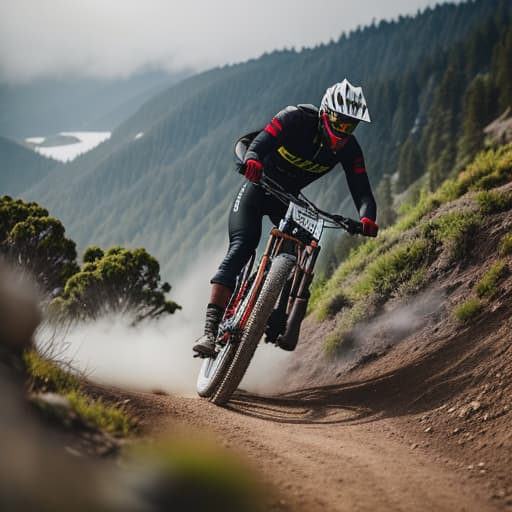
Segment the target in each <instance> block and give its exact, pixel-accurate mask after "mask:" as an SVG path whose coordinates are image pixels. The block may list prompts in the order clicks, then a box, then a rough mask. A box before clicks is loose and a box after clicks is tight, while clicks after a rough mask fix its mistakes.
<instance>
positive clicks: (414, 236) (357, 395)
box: [283, 145, 512, 506]
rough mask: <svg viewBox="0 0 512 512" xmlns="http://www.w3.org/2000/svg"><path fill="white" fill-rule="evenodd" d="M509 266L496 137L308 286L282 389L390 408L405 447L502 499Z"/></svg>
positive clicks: (510, 218) (511, 455)
mask: <svg viewBox="0 0 512 512" xmlns="http://www.w3.org/2000/svg"><path fill="white" fill-rule="evenodd" d="M511 270H512V145H508V146H504V147H502V148H500V149H498V150H496V151H488V152H486V153H482V154H480V155H479V156H478V157H477V159H476V161H475V162H474V163H472V164H471V165H470V166H469V167H468V168H467V170H466V171H465V172H463V173H462V174H461V175H460V176H459V177H458V178H457V179H455V180H451V181H448V182H445V184H444V185H443V186H442V187H441V189H440V190H439V191H438V192H437V193H435V194H425V195H423V196H422V197H420V198H419V199H418V200H417V201H415V204H414V206H409V207H408V211H407V212H406V213H404V214H403V216H402V218H401V219H400V220H399V222H398V223H397V224H396V225H395V226H394V227H392V228H390V229H388V230H386V231H384V232H383V233H382V235H381V236H379V237H378V238H377V239H376V240H372V241H370V242H367V243H366V244H364V245H362V246H360V247H359V248H358V249H357V250H355V251H353V253H352V254H351V256H350V257H349V258H348V260H347V261H346V262H345V263H344V264H343V265H341V266H340V268H339V269H338V270H337V272H336V273H335V274H334V276H333V277H332V279H331V280H330V281H329V282H328V283H327V284H326V285H325V286H324V287H323V288H322V289H321V290H317V292H316V295H315V297H314V300H313V308H312V313H311V314H310V316H309V318H308V321H307V322H306V325H305V326H304V329H303V332H302V335H301V340H300V342H299V346H298V348H297V351H296V353H295V354H294V357H293V359H292V361H291V362H290V364H289V367H288V371H287V373H286V378H285V382H284V383H283V388H284V389H287V391H288V393H287V394H286V395H285V396H286V397H287V398H288V399H297V398H298V397H299V396H301V397H303V396H305V393H306V394H307V396H308V397H310V398H311V397H313V398H314V399H315V400H316V401H317V402H319V403H323V404H324V407H325V409H328V408H329V407H334V406H335V404H344V405H345V406H350V404H352V405H353V406H354V407H356V406H357V407H358V408H362V410H364V414H363V416H364V418H365V420H366V421H370V420H371V419H372V418H373V419H378V418H382V417H399V418H400V419H401V421H402V422H405V423H406V424H407V425H408V427H410V432H412V433H413V434H412V441H411V449H413V450H423V451H424V450H431V449H432V448H435V449H436V450H437V453H439V454H440V457H441V459H440V460H441V461H444V460H445V459H444V458H443V457H442V455H444V457H445V458H446V463H448V461H456V462H455V464H456V466H457V468H458V469H460V471H464V472H466V473H467V474H468V475H469V476H470V478H475V479H478V480H480V483H481V484H482V483H483V484H484V485H486V486H487V487H488V489H489V496H490V498H491V499H493V500H495V501H496V503H497V504H501V505H505V506H510V505H511V504H512V479H511V477H510V463H511V460H512V433H511V431H510V419H511V409H512V403H511V397H512V377H511V376H512V344H511V340H512V318H511V311H512V275H511V274H512V273H511ZM322 348H323V350H322ZM305 388H306V391H304V389H305ZM360 419H361V418H359V420H360ZM441 454H442V455H441Z"/></svg>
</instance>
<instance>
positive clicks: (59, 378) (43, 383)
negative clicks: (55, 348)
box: [23, 350, 80, 394]
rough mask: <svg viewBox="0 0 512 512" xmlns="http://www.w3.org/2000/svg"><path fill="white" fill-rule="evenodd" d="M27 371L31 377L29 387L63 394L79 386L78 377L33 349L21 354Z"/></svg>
mask: <svg viewBox="0 0 512 512" xmlns="http://www.w3.org/2000/svg"><path fill="white" fill-rule="evenodd" d="M23 361H24V363H25V367H26V369H27V372H28V373H29V375H30V376H31V378H32V383H31V387H38V388H43V389H45V390H46V391H52V392H56V393H60V394H65V393H68V392H70V391H73V390H76V389H78V388H79V387H80V377H79V376H77V375H74V374H72V373H71V372H68V371H66V370H64V369H62V368H61V367H60V366H59V365H58V364H57V363H54V362H52V361H48V360H47V359H44V358H42V357H41V356H40V355H39V354H38V353H37V352H36V351H35V350H29V351H27V352H25V353H24V354H23Z"/></svg>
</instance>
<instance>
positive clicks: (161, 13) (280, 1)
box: [0, 0, 440, 82]
mask: <svg viewBox="0 0 512 512" xmlns="http://www.w3.org/2000/svg"><path fill="white" fill-rule="evenodd" d="M437 3H440V2H439V0H352V1H350V0H252V1H250V2H249V1H244V0H189V1H181V0H180V1H175V0H0V80H2V81H5V80H8V81H10V82H15V81H26V80H30V79H32V78H39V77H64V76H69V75H70V74H71V75H74V76H109V77H112V76H125V75H128V74H131V73H133V72H135V71H137V70H140V69H142V68H144V67H156V68H162V67H163V68H166V69H182V68H193V69H196V70H201V69H205V68H208V67H212V66H215V65H222V64H226V63H233V62H239V61H243V60H247V59H249V58H251V57H258V56H260V55H261V54H262V53H264V52H265V51H271V50H274V49H281V48H285V47H287V48H292V47H295V48H299V49H300V48H302V47H304V46H306V47H309V46H314V45H315V44H318V43H320V42H328V41H329V40H330V39H337V38H338V37H339V35H340V34H341V33H342V32H343V31H349V30H351V29H353V28H355V27H357V25H359V24H361V25H366V24H369V23H371V22H372V19H374V18H375V19H377V20H380V19H382V18H385V19H392V18H396V17H397V16H398V15H399V14H414V13H416V11H417V10H418V9H423V8H425V7H427V6H433V5H435V4H437Z"/></svg>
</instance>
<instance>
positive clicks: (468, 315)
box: [454, 298, 482, 323]
mask: <svg viewBox="0 0 512 512" xmlns="http://www.w3.org/2000/svg"><path fill="white" fill-rule="evenodd" d="M480 311H482V303H481V302H480V300H479V299H474V298H473V299H468V300H467V301H466V302H463V303H462V304H460V305H459V306H457V307H456V308H455V310H454V314H455V316H456V317H457V318H458V319H459V320H460V321H461V322H464V323H467V322H469V321H470V320H472V319H474V318H475V317H476V316H477V315H478V314H479V313H480Z"/></svg>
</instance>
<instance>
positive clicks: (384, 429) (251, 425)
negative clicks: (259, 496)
mask: <svg viewBox="0 0 512 512" xmlns="http://www.w3.org/2000/svg"><path fill="white" fill-rule="evenodd" d="M358 396H359V398H361V397H362V395H361V394H360V390H359V391H358V390H356V389H352V390H351V389H349V388H348V387H345V388H342V389H341V388H340V389H333V388H331V389H329V388H318V389H312V390H308V391H304V392H301V393H295V394H294V395H293V396H292V397H289V398H286V397H283V398H278V399H270V398H261V397H256V396H253V395H249V394H245V393H238V394H237V395H236V396H235V397H234V399H233V401H232V403H231V405H230V408H229V409H221V408H218V407H215V406H213V405H211V404H209V403H208V402H206V401H204V400H200V399H194V398H180V397H171V396H159V395H151V394H143V393H136V394H131V399H132V403H133V406H135V408H136V409H138V411H139V414H140V416H141V419H142V424H143V426H144V427H145V428H146V429H148V431H149V432H151V433H152V434H159V433H162V432H164V431H166V430H167V429H168V428H170V427H175V426H176V425H177V424H178V425H179V424H181V425H186V426H189V427H193V428H196V427H198V426H199V427H201V428H204V429H207V430H208V431H209V432H213V433H214V434H215V435H216V436H218V438H219V441H220V442H222V444H223V445H224V446H226V447H228V448H229V449H233V450H235V451H237V452H241V453H242V454H245V455H246V456H247V457H248V458H249V460H251V461H253V464H254V465H255V467H256V468H257V469H258V470H259V472H260V474H262V476H263V479H264V480H265V481H266V482H268V483H272V484H273V485H274V486H276V487H277V488H278V489H279V490H280V493H281V503H277V504H274V507H273V509H275V510H310V511H324V510H325V511H370V510H371V511H375V510H390V511H391V510H392V511H395V510H404V511H420V510H421V511H426V510H436V511H438V510H439V511H443V510H446V511H463V510H464V511H485V510H499V508H498V507H495V505H494V504H493V503H492V501H491V500H489V499H488V498H487V497H486V496H485V492H484V491H483V490H480V489H478V486H475V482H470V481H469V480H468V479H467V478H466V476H465V475H464V473H462V472H461V470H460V468H459V467H458V464H457V463H456V462H455V461H452V460H451V459H449V458H447V457H441V456H440V455H439V454H438V453H433V452H432V451H430V450H428V451H426V450H423V449H421V448H420V449H418V448H416V446H415V445H414V444H413V443H412V440H411V439H410V438H409V437H408V435H407V434H405V433H404V432H403V430H402V425H401V422H400V420H399V419H397V418H389V417H381V418H378V419H376V418H375V417H374V416H373V415H372V414H368V413H369V412H370V410H371V408H370V407H369V402H368V400H367V399H366V398H364V397H363V399H362V402H363V403H364V405H358V403H357V402H358Z"/></svg>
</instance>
